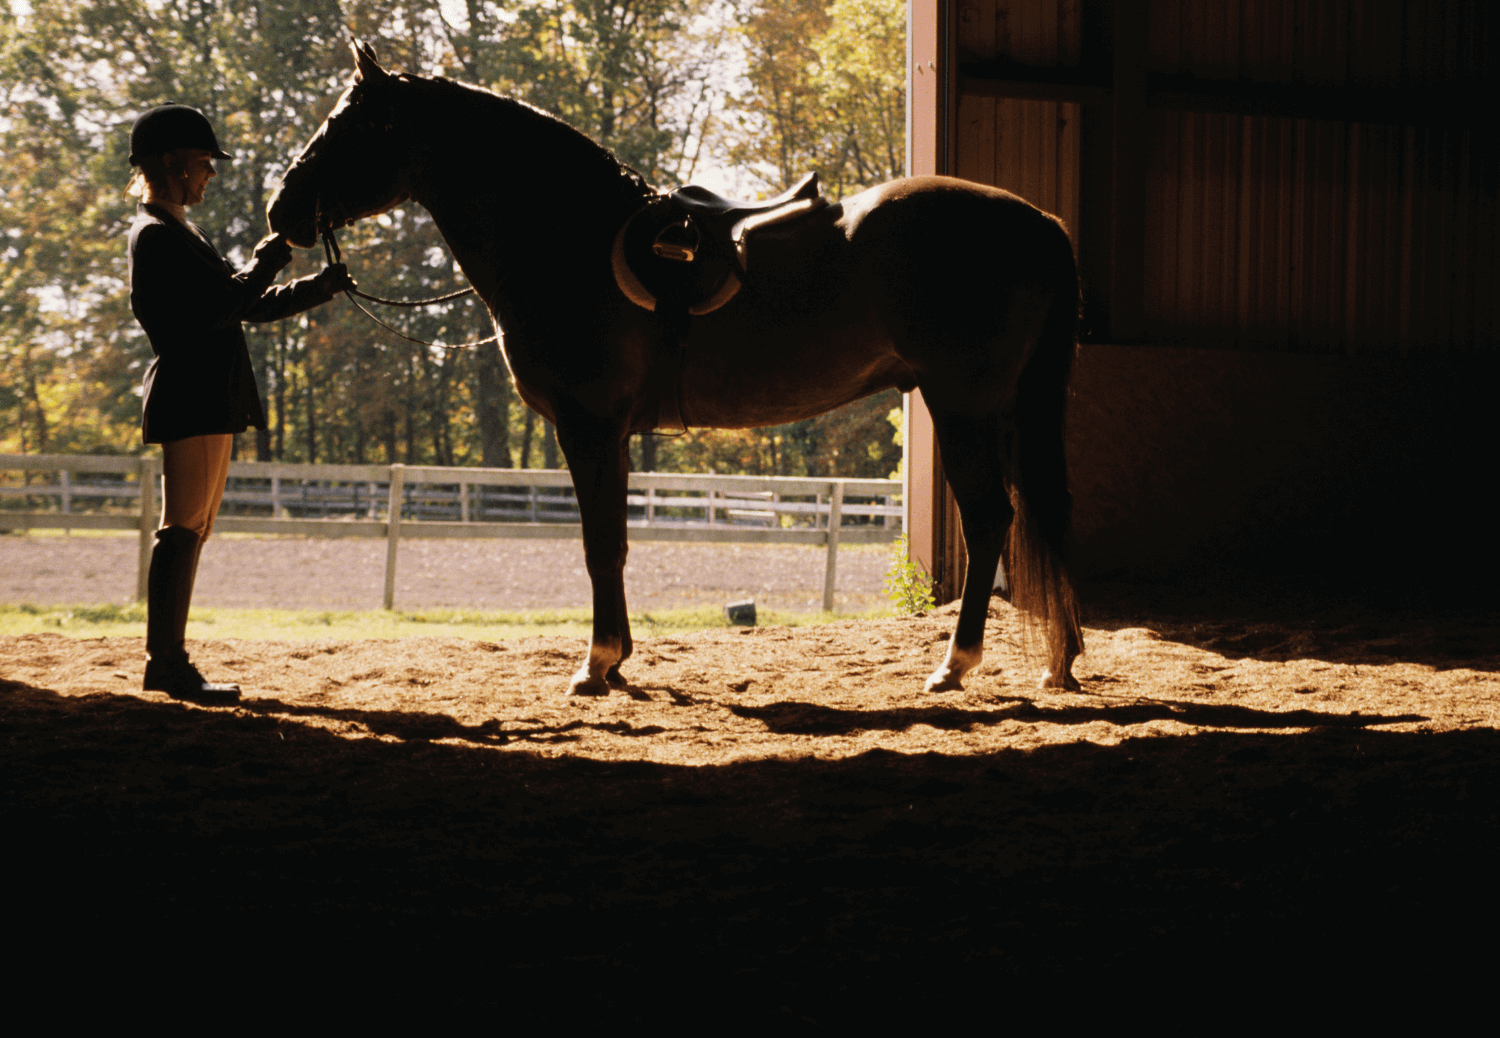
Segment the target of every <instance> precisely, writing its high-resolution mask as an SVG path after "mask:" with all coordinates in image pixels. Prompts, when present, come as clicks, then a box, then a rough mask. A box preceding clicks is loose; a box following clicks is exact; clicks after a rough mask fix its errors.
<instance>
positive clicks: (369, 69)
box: [349, 37, 390, 82]
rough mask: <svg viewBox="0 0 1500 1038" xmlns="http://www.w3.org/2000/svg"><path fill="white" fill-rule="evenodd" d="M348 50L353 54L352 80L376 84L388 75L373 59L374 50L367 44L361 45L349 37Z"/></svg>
mask: <svg viewBox="0 0 1500 1038" xmlns="http://www.w3.org/2000/svg"><path fill="white" fill-rule="evenodd" d="M349 49H350V50H352V51H353V52H354V78H355V79H356V80H365V81H367V82H376V81H378V80H382V79H385V78H386V77H387V76H388V75H390V73H388V72H386V70H385V69H383V68H381V67H380V62H379V61H377V60H376V58H375V48H374V47H371V46H370V45H369V44H368V43H361V42H360V41H358V40H356V39H354V38H353V37H350V39H349Z"/></svg>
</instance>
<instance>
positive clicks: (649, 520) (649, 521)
mask: <svg viewBox="0 0 1500 1038" xmlns="http://www.w3.org/2000/svg"><path fill="white" fill-rule="evenodd" d="M646 525H647V526H655V525H656V488H655V487H653V486H647V487H646Z"/></svg>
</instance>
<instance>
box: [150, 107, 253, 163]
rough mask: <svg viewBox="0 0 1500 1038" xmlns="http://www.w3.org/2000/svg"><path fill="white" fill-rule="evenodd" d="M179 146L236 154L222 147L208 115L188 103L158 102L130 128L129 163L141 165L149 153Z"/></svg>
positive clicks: (220, 156)
mask: <svg viewBox="0 0 1500 1038" xmlns="http://www.w3.org/2000/svg"><path fill="white" fill-rule="evenodd" d="M177 148H201V149H203V150H204V151H206V152H209V153H210V154H212V155H213V157H214V158H216V159H232V158H234V156H233V155H231V154H229V153H228V152H226V151H225V150H224V149H223V148H220V147H219V138H217V137H215V136H214V128H213V126H212V125H210V124H209V121H208V117H207V116H206V115H204V114H203V113H202V112H200V111H198V109H196V108H191V107H189V106H188V105H177V104H170V105H157V106H156V107H155V108H150V109H147V110H146V111H144V112H142V113H141V115H140V118H138V119H136V121H135V125H134V126H132V127H131V128H130V164H131V165H132V166H135V165H139V164H140V161H141V159H143V158H145V157H146V156H148V155H161V154H164V153H165V152H169V151H173V150H175V149H177Z"/></svg>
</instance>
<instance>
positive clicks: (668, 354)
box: [610, 173, 828, 433]
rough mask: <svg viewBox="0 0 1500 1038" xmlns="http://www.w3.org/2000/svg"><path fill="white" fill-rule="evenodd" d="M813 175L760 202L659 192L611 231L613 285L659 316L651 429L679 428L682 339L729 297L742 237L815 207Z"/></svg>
mask: <svg viewBox="0 0 1500 1038" xmlns="http://www.w3.org/2000/svg"><path fill="white" fill-rule="evenodd" d="M827 204H828V203H827V201H826V200H825V199H824V198H823V197H822V195H821V194H820V193H819V189H818V175H817V173H809V174H807V176H805V177H803V178H802V179H801V180H799V181H798V182H797V184H796V186H794V187H793V188H792V189H791V190H790V191H784V192H782V193H781V194H779V195H777V196H776V197H775V198H768V199H766V200H765V201H764V202H736V201H734V200H732V199H728V198H724V197H721V196H720V195H716V194H714V193H713V192H712V191H710V190H708V189H707V188H704V187H698V186H697V185H692V184H690V185H688V186H687V187H682V188H678V189H677V190H676V191H673V192H672V193H670V194H666V195H658V196H657V197H655V198H653V199H652V200H651V201H649V202H647V203H646V204H645V205H644V206H642V207H641V209H640V210H639V211H637V212H636V213H635V214H634V215H633V216H631V217H630V219H628V220H626V221H625V225H624V226H623V227H621V228H620V231H619V233H618V234H616V235H615V245H614V251H613V254H612V255H611V257H610V262H611V265H612V266H613V268H614V274H615V283H616V284H618V285H619V286H620V291H621V292H623V293H625V295H626V297H627V298H629V299H630V301H631V302H633V303H635V304H636V305H637V306H641V307H644V308H645V309H647V310H653V311H655V312H656V314H657V315H658V316H659V317H660V319H661V343H660V345H659V346H658V348H657V355H656V358H655V362H654V363H653V364H652V375H651V377H652V381H653V382H654V383H655V389H654V393H653V395H654V396H655V398H656V401H657V417H656V423H655V425H656V428H657V429H661V430H664V431H666V432H671V433H677V432H683V431H684V429H685V427H684V425H683V422H682V411H681V407H680V405H679V402H678V385H679V383H680V381H681V378H682V352H683V342H684V340H685V339H686V338H687V331H688V323H689V321H690V319H691V318H692V317H695V316H701V315H703V314H707V313H712V312H713V311H715V310H717V309H718V308H719V307H721V306H723V305H724V304H725V303H727V302H729V300H731V299H733V298H734V297H735V295H736V294H737V293H738V292H739V290H740V287H741V285H742V284H743V281H742V279H743V278H745V277H746V276H747V260H748V256H747V252H746V243H747V242H748V240H749V237H750V235H751V234H753V233H754V232H755V231H756V230H757V229H759V228H762V227H769V226H772V225H774V224H780V223H786V222H789V221H791V220H795V219H797V218H799V217H801V216H804V215H806V214H808V213H811V212H813V211H815V210H817V209H821V208H822V207H823V206H825V205H827Z"/></svg>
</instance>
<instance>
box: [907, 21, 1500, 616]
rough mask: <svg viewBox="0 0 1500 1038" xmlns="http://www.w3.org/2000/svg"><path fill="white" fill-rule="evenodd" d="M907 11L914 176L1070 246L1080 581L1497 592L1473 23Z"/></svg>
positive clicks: (952, 575)
mask: <svg viewBox="0 0 1500 1038" xmlns="http://www.w3.org/2000/svg"><path fill="white" fill-rule="evenodd" d="M912 12H913V13H912V18H913V21H912V35H911V40H912V48H913V52H912V53H913V59H914V62H915V63H916V64H917V65H918V66H919V74H918V75H914V76H913V77H912V79H913V90H912V95H913V116H912V124H913V125H912V132H911V138H912V164H913V165H912V168H913V171H914V172H917V173H947V174H952V175H956V176H960V177H964V178H967V179H971V180H976V181H980V182H983V183H988V184H995V185H998V186H1000V187H1004V188H1007V189H1009V190H1012V191H1014V192H1016V193H1017V194H1019V195H1021V196H1022V197H1023V198H1026V199H1027V200H1029V201H1031V202H1033V203H1034V204H1036V205H1038V206H1040V207H1042V208H1043V209H1046V210H1048V211H1050V212H1054V213H1056V214H1057V215H1058V216H1060V217H1061V218H1062V219H1063V220H1064V221H1065V222H1066V224H1067V226H1068V227H1069V229H1070V231H1071V233H1072V237H1073V240H1074V245H1075V248H1076V250H1077V253H1078V257H1079V265H1080V274H1081V278H1082V282H1083V294H1084V304H1083V333H1082V344H1081V348H1080V352H1079V356H1078V360H1077V365H1076V368H1075V374H1074V382H1073V393H1074V395H1073V398H1072V401H1071V405H1070V411H1069V418H1068V420H1069V430H1068V445H1069V463H1070V468H1071V473H1072V479H1073V491H1074V499H1075V513H1074V519H1075V529H1076V533H1077V538H1078V569H1079V573H1080V575H1081V576H1082V577H1083V578H1084V579H1086V580H1088V579H1094V580H1098V579H1101V578H1102V579H1110V578H1117V579H1118V578H1123V579H1127V580H1137V581H1139V580H1142V579H1144V580H1148V581H1169V582H1170V581H1178V580H1181V579H1182V578H1184V577H1188V578H1208V579H1210V580H1217V579H1221V578H1223V577H1225V576H1230V575H1233V576H1240V575H1243V574H1246V573H1250V574H1270V573H1279V574H1297V575H1300V576H1305V577H1309V578H1320V577H1333V578H1336V579H1339V580H1348V579H1350V578H1354V579H1357V580H1360V581H1364V580H1369V581H1372V582H1374V583H1381V582H1387V581H1389V580H1391V579H1392V578H1397V579H1410V580H1413V581H1416V582H1418V583H1421V584H1429V585H1431V584H1434V583H1436V584H1442V585H1445V586H1453V585H1458V586H1468V587H1470V588H1472V587H1474V586H1476V585H1477V584H1478V582H1479V581H1481V580H1482V579H1483V578H1484V576H1485V575H1487V574H1489V575H1492V574H1493V573H1494V570H1495V566H1494V560H1495V555H1494V550H1493V548H1492V547H1491V546H1490V545H1489V544H1488V543H1487V541H1488V537H1487V536H1486V535H1487V532H1488V530H1489V528H1490V527H1491V525H1492V524H1491V523H1490V522H1489V521H1488V520H1487V519H1485V518H1484V511H1485V509H1484V506H1483V505H1482V502H1481V501H1480V500H1479V498H1480V496H1481V494H1480V490H1479V488H1480V486H1481V482H1480V480H1481V478H1482V473H1483V472H1485V471H1487V470H1488V469H1489V467H1490V464H1491V463H1490V457H1491V453H1492V452H1491V448H1492V447H1493V445H1494V442H1495V437H1494V432H1493V428H1494V423H1493V421H1492V419H1491V417H1490V413H1491V408H1490V403H1489V396H1490V386H1491V385H1492V375H1493V372H1494V370H1495V364H1494V357H1495V350H1494V342H1495V340H1496V337H1497V331H1500V310H1497V304H1496V297H1497V295H1500V292H1497V289H1500V252H1497V249H1500V233H1497V232H1500V211H1497V208H1496V181H1497V178H1500V161H1497V160H1500V144H1497V141H1496V138H1495V135H1494V132H1493V126H1494V116H1493V109H1492V108H1491V107H1490V106H1489V105H1488V104H1487V103H1486V102H1484V101H1483V100H1482V98H1483V97H1485V96H1489V93H1490V90H1491V89H1493V88H1494V86H1495V80H1496V78H1497V73H1496V71H1495V65H1494V56H1495V43H1496V30H1497V15H1496V12H1495V11H1494V9H1493V7H1491V6H1490V5H1487V4H1483V3H1479V2H1474V0H1470V2H1422V0H1371V2H1366V3H1332V2H1316V0H1229V2H1220V0H1214V2H1208V0H1118V2H1107V0H1073V2H1068V0H1062V2H1059V0H916V2H915V3H914V4H913V5H912ZM1485 83H1490V84H1491V86H1490V87H1488V88H1487V87H1485V85H1484V84H1485ZM914 410H916V411H917V412H918V417H917V419H916V420H915V421H914V422H913V425H914V428H913V434H914V435H913V446H912V448H911V457H912V460H911V462H910V464H911V466H912V480H913V486H912V511H913V515H912V540H913V543H914V545H915V546H916V547H917V551H918V554H919V556H920V557H921V558H922V559H923V560H924V561H926V562H928V563H929V565H930V566H931V568H932V571H933V573H934V576H935V577H936V580H937V585H938V589H939V599H940V600H946V599H950V598H952V597H954V596H956V594H957V591H958V587H959V586H960V583H961V580H962V570H963V550H962V546H961V540H962V536H961V534H960V533H959V531H958V526H957V518H956V509H955V508H954V507H953V503H952V500H951V496H950V495H948V494H945V493H941V492H937V491H936V490H935V489H934V488H939V487H942V485H943V484H942V480H941V478H940V474H941V464H942V463H941V459H940V458H937V457H935V453H936V452H935V450H934V448H933V446H932V440H931V435H930V426H924V425H923V423H922V419H923V418H925V412H923V411H921V409H920V408H915V409H914ZM935 477H937V478H935Z"/></svg>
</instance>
